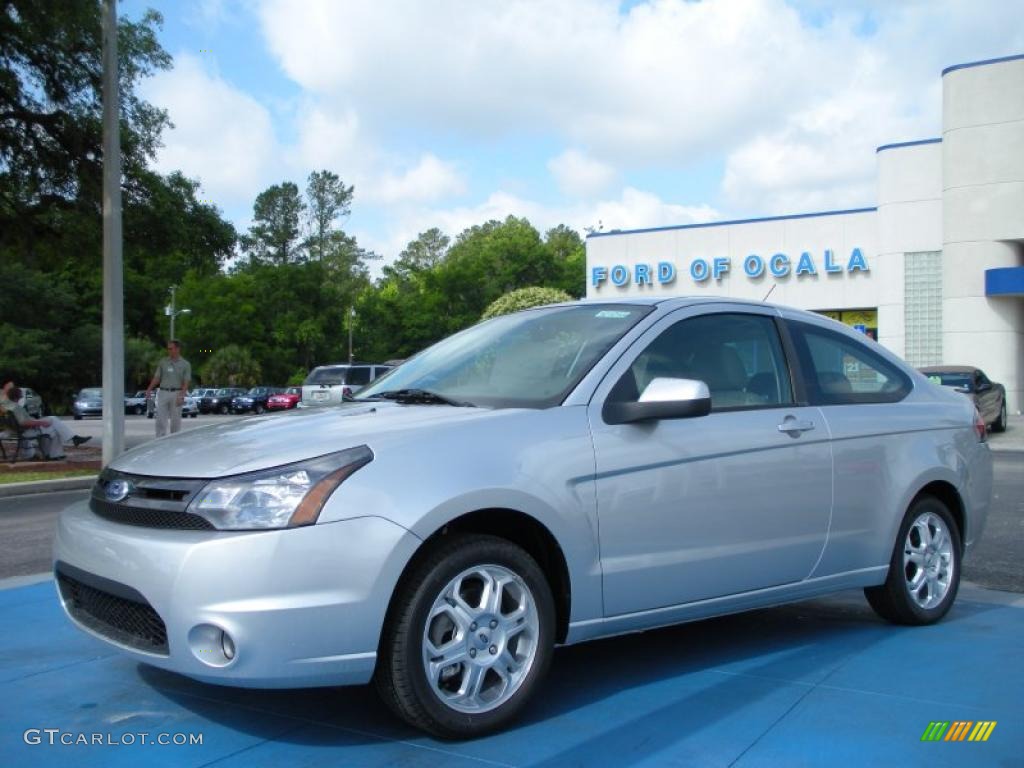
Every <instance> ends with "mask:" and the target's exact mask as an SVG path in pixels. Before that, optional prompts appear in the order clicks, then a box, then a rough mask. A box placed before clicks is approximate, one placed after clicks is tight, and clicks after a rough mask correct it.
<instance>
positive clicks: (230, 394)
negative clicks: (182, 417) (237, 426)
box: [199, 387, 248, 413]
mask: <svg viewBox="0 0 1024 768" xmlns="http://www.w3.org/2000/svg"><path fill="white" fill-rule="evenodd" d="M246 392H248V390H247V389H244V388H243V387H221V388H220V389H218V390H217V391H216V392H215V393H214V394H212V395H206V396H204V397H203V398H202V399H201V400H200V401H199V412H200V413H228V412H229V411H230V410H231V401H232V400H233V399H234V398H235V397H237V396H238V395H244V394H245V393H246Z"/></svg>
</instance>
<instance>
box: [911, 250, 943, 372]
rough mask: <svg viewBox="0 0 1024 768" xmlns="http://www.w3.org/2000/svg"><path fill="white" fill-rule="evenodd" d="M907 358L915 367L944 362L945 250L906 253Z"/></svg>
mask: <svg viewBox="0 0 1024 768" xmlns="http://www.w3.org/2000/svg"><path fill="white" fill-rule="evenodd" d="M903 270H904V272H903V280H904V282H903V285H904V290H905V292H906V299H905V303H904V310H903V311H904V328H905V329H906V341H905V346H904V358H905V359H906V361H907V362H908V363H910V364H911V365H912V366H914V367H915V368H920V367H922V366H925V365H939V364H940V363H941V362H942V251H921V252H918V253H907V254H904V256H903Z"/></svg>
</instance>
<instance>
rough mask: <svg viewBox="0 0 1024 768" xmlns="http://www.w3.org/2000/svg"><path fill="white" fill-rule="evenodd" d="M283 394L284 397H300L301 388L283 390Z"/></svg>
mask: <svg viewBox="0 0 1024 768" xmlns="http://www.w3.org/2000/svg"><path fill="white" fill-rule="evenodd" d="M284 394H286V395H301V394H302V389H301V387H288V389H287V390H285V393H284Z"/></svg>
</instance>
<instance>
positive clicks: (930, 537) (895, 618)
mask: <svg viewBox="0 0 1024 768" xmlns="http://www.w3.org/2000/svg"><path fill="white" fill-rule="evenodd" d="M961 552H962V550H961V546H960V530H959V529H958V528H957V526H956V522H955V521H954V520H953V515H952V514H951V513H950V511H949V508H948V507H947V506H946V505H945V504H944V503H943V502H942V501H940V500H939V499H937V498H935V497H934V496H922V497H920V498H918V499H917V500H916V501H915V502H914V503H913V504H911V505H910V509H908V510H907V514H906V515H905V516H904V517H903V523H902V525H900V532H899V535H898V536H897V538H896V546H895V548H894V550H893V553H892V560H891V561H890V563H889V575H888V577H887V578H886V580H885V583H884V584H882V585H880V586H877V587H868V588H867V589H865V590H864V595H865V597H867V599H868V602H869V603H870V604H871V607H872V608H874V609H875V612H876V613H877V614H878V615H879V616H881V617H882V618H883V619H887V620H888V621H891V622H893V623H894V624H908V625H911V626H920V625H924V624H934V623H935V622H936V621H938V620H939V619H941V618H942V617H943V616H945V615H946V614H947V613H948V612H949V609H950V608H951V607H952V606H953V601H954V600H956V593H957V590H958V589H959V588H960V561H961Z"/></svg>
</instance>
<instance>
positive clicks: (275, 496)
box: [188, 445, 373, 530]
mask: <svg viewBox="0 0 1024 768" xmlns="http://www.w3.org/2000/svg"><path fill="white" fill-rule="evenodd" d="M371 461H373V451H371V450H370V449H369V448H368V447H367V446H365V445H361V446H359V447H358V448H350V449H348V450H346V451H340V452H338V453H329V454H327V455H326V456H320V457H319V458H316V459H309V460H308V461H300V462H297V463H295V464H286V465H285V466H283V467H275V468H274V469H266V470H261V471H259V472H251V473H249V474H245V475H236V476H235V477H225V478H221V479H219V480H213V481H211V482H210V483H209V484H208V485H207V486H206V487H205V488H203V490H202V491H200V492H199V493H198V494H197V495H196V497H195V498H194V499H193V500H192V503H191V504H189V506H188V511H189V512H191V513H193V514H196V515H199V516H200V517H204V518H206V519H207V520H209V521H210V523H212V524H213V526H214V527H215V528H219V529H221V530H251V529H267V528H296V527H298V526H301V525H313V524H314V523H315V522H316V521H317V518H318V517H319V516H320V510H321V509H323V506H324V503H325V502H326V501H327V499H328V497H329V496H330V495H331V493H332V492H333V491H334V489H335V488H337V487H338V486H339V485H341V483H342V481H344V480H345V478H347V477H348V476H349V475H351V474H352V473H353V472H355V471H356V470H357V469H359V468H360V467H362V466H365V465H366V464H369V463H370V462H371Z"/></svg>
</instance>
